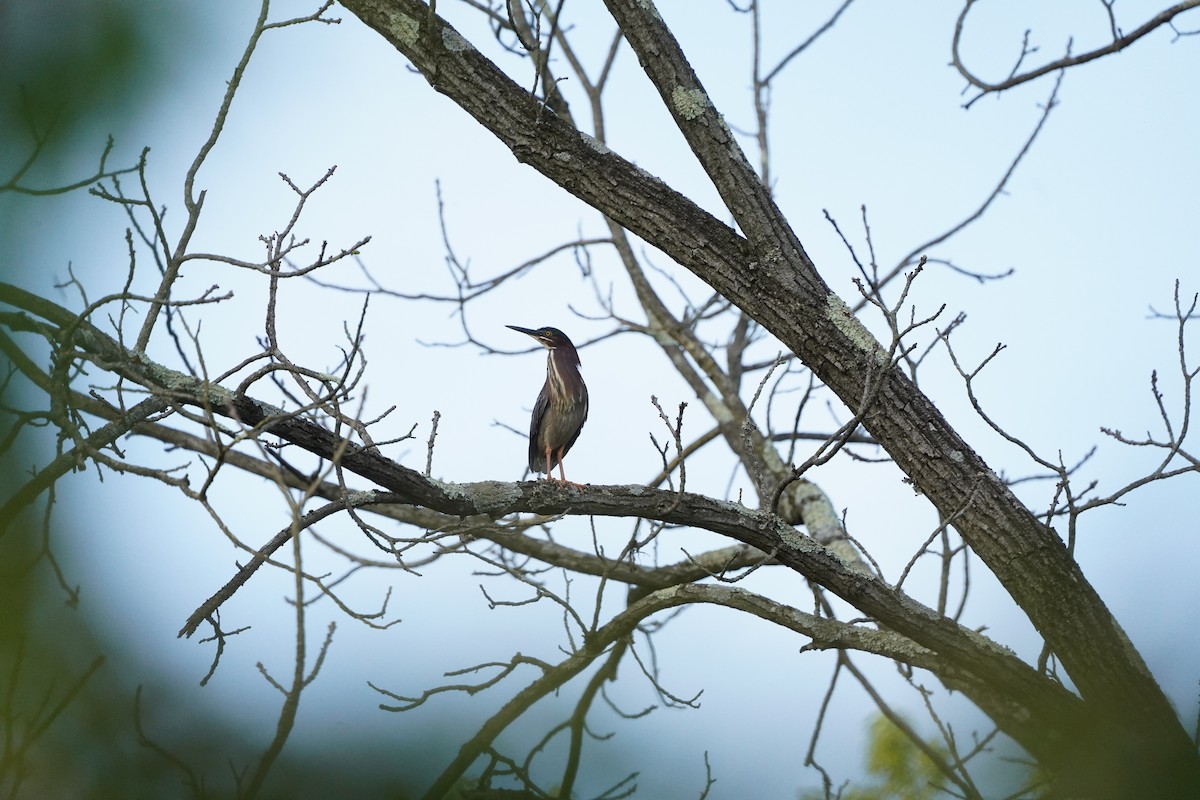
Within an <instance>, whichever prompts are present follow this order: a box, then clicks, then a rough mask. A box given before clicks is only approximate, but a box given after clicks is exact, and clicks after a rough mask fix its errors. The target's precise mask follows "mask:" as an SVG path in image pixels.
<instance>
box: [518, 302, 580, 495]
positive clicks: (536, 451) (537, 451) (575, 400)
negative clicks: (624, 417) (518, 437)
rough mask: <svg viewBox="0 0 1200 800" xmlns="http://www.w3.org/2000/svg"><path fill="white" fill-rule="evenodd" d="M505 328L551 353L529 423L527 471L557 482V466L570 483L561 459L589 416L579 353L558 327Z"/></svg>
mask: <svg viewBox="0 0 1200 800" xmlns="http://www.w3.org/2000/svg"><path fill="white" fill-rule="evenodd" d="M507 327H509V328H511V329H512V330H514V331H518V332H520V333H523V334H525V335H526V336H531V337H533V338H534V339H536V340H537V342H538V344H540V345H541V346H542V347H545V348H546V349H547V350H549V351H550V352H549V353H547V354H546V383H545V384H543V385H542V391H541V392H540V393H539V394H538V396H537V401H535V402H534V404H533V418H532V419H531V420H530V422H529V469H530V470H531V471H533V472H535V473H537V472H544V473H546V480H556V479H555V478H554V475H553V474H552V473H551V470H552V469H553V468H554V465H555V464H557V465H558V474H559V476H560V477H561V482H562V483H572V482H571V481H568V480H567V473H566V470H565V469H564V468H563V463H562V462H563V456H565V455H566V454H567V451H568V450H570V449H571V445H573V444H575V440H576V439H578V438H579V432H580V431H581V430H583V423H584V422H586V421H587V415H588V392H587V386H586V385H585V384H584V382H583V375H581V374H580V372H579V353H578V352H577V351H576V350H575V345H573V344H572V343H571V340H570V339H569V338H567V335H566V334H565V333H563V332H562V331H560V330H559V329H558V328H550V327H546V328H537V329H536V330H531V329H529V328H521V327H518V326H516V325H508V326H507ZM573 485H575V486H578V485H579V484H573Z"/></svg>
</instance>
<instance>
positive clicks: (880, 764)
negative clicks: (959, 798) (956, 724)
mask: <svg viewBox="0 0 1200 800" xmlns="http://www.w3.org/2000/svg"><path fill="white" fill-rule="evenodd" d="M867 741H868V744H867V754H866V761H867V764H866V766H867V778H866V779H865V780H864V782H863V784H861V785H853V786H849V787H847V788H846V789H845V791H842V792H841V793H839V794H836V795H835V796H837V797H840V798H841V800H900V798H903V799H904V800H932V798H935V797H946V796H948V795H946V793H945V792H944V791H943V789H944V787H945V784H946V780H945V776H944V775H942V773H941V771H940V770H939V769H938V768H937V766H936V765H934V763H933V762H932V761H931V760H930V759H929V758H928V757H927V756H926V755H925V753H923V752H922V751H921V750H920V748H918V747H917V745H916V744H914V743H913V741H912V740H911V739H910V738H908V736H906V735H905V734H904V732H903V731H902V730H900V728H898V727H896V725H895V724H893V723H892V721H891V720H889V719H888V718H887V717H885V716H884V715H882V714H879V715H877V716H876V717H875V719H874V720H873V721H872V722H871V729H870V734H869V736H868V740H867ZM926 745H927V746H928V747H929V748H930V750H932V751H933V752H935V753H936V754H937V755H938V757H939V758H943V759H946V760H948V755H949V754H948V753H947V751H946V748H945V746H944V745H943V744H942V743H941V742H939V741H937V740H934V739H930V740H928V741H926ZM825 796H826V795H825V793H824V792H823V791H808V792H805V793H804V794H802V795H801V796H800V797H801V800H824V798H825Z"/></svg>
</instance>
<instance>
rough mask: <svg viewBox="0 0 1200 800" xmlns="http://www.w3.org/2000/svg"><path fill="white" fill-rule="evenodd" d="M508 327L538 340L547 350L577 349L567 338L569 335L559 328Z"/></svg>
mask: <svg viewBox="0 0 1200 800" xmlns="http://www.w3.org/2000/svg"><path fill="white" fill-rule="evenodd" d="M506 327H509V328H512V329H513V330H514V331H520V332H521V333H523V334H525V335H526V336H531V337H533V338H534V339H537V341H538V343H539V344H540V345H541V346H542V347H545V348H546V349H547V350H554V349H555V348H558V347H569V348H571V349H572V350H574V349H575V345H574V344H572V343H571V340H570V339H568V338H567V335H566V334H565V333H563V332H562V331H560V330H559V329H558V328H549V327H546V328H537V329H536V330H530V329H529V328H519V327H517V326H516V325H508V326H506Z"/></svg>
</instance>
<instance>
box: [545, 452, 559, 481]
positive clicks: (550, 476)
mask: <svg viewBox="0 0 1200 800" xmlns="http://www.w3.org/2000/svg"><path fill="white" fill-rule="evenodd" d="M558 465H559V466H560V467H561V466H562V462H561V461H559V462H558ZM546 480H548V481H552V480H554V473H553V472H551V471H550V448H549V447H547V448H546Z"/></svg>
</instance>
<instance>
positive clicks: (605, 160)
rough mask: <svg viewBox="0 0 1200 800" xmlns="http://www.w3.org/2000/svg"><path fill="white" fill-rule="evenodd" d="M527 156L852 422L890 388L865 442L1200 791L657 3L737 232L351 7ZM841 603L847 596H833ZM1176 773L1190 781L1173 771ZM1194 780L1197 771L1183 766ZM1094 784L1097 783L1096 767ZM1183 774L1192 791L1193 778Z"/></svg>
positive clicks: (1112, 710) (1169, 730)
mask: <svg viewBox="0 0 1200 800" xmlns="http://www.w3.org/2000/svg"><path fill="white" fill-rule="evenodd" d="M344 5H345V6H346V7H347V8H348V9H350V10H351V11H352V12H353V13H354V14H356V15H357V16H358V17H359V18H360V19H362V20H363V21H364V22H365V23H366V24H368V25H369V26H371V27H372V28H374V29H375V30H376V31H378V32H379V33H380V34H381V35H382V36H383V37H384V38H385V39H387V40H388V41H389V42H391V43H392V44H393V45H394V46H395V47H396V48H397V49H398V50H400V51H401V52H402V53H403V54H404V55H405V56H406V57H407V58H408V59H409V60H410V61H411V62H412V63H413V65H414V66H415V67H416V68H417V69H418V70H420V71H421V72H422V74H424V76H425V77H426V78H427V79H428V80H429V82H430V83H431V85H433V86H434V88H435V89H437V90H438V91H439V92H442V93H444V94H447V95H449V96H450V97H451V98H452V99H454V101H455V102H456V103H458V104H459V105H460V106H462V107H463V108H464V109H465V110H466V111H468V113H470V114H471V115H472V116H474V117H475V119H476V120H477V121H478V122H479V123H480V124H482V125H483V126H484V127H486V128H487V129H489V130H491V131H492V132H493V133H495V134H496V135H497V137H498V138H500V139H501V141H503V142H504V143H505V144H506V145H507V146H508V147H509V148H510V149H511V150H512V152H513V154H514V155H515V156H516V157H517V159H518V160H520V161H522V162H524V163H528V164H530V165H531V166H533V167H534V168H536V169H538V170H539V171H540V172H542V173H543V174H544V175H546V176H547V177H549V178H550V179H552V180H554V181H555V182H557V183H558V184H559V185H560V186H562V187H563V188H564V189H566V190H567V191H569V192H571V193H572V194H574V195H575V196H577V197H579V198H580V199H581V200H583V201H584V202H586V203H588V204H589V205H591V206H593V207H594V208H596V209H597V210H599V211H601V212H602V213H603V214H605V215H607V216H609V217H611V218H612V219H614V220H616V221H617V222H619V223H620V224H621V225H623V226H625V227H627V228H628V229H629V230H630V231H632V232H634V233H635V234H637V235H639V236H641V237H642V238H644V239H646V240H647V241H650V242H652V243H653V244H654V245H655V246H656V247H659V248H660V249H662V250H663V251H664V252H666V253H668V254H669V255H670V256H671V257H672V258H674V259H675V260H676V261H678V262H679V263H680V264H681V265H683V266H685V267H686V268H688V269H690V270H691V271H693V272H694V273H695V274H696V275H697V276H699V277H700V278H701V279H703V280H705V281H706V282H707V283H708V284H709V285H710V286H712V287H713V288H714V289H716V290H717V291H719V292H720V293H721V294H723V295H724V296H726V297H727V298H729V299H730V300H731V301H732V302H734V303H735V304H736V305H737V306H738V307H739V308H741V309H743V310H744V311H745V312H746V313H748V314H750V315H751V316H752V317H753V318H754V319H755V320H757V321H758V322H759V323H760V324H762V325H763V327H764V328H766V329H767V330H768V331H770V332H771V333H772V334H774V335H775V336H776V337H777V338H778V339H779V340H780V341H781V342H783V343H784V344H785V345H786V346H787V347H788V348H789V349H791V350H792V352H794V353H795V354H796V355H798V356H799V357H800V358H801V359H802V360H803V361H804V363H805V364H806V365H808V366H809V368H811V369H812V370H813V372H814V373H816V375H817V376H818V377H819V378H820V379H821V380H822V381H823V382H824V383H825V384H826V385H827V386H829V387H830V388H831V389H833V390H834V392H836V393H837V394H838V396H839V397H840V398H841V399H842V400H843V402H845V403H847V404H848V405H849V406H850V407H851V409H852V410H854V411H856V412H857V411H859V409H858V407H857V406H858V404H859V400H860V399H861V398H862V397H863V396H864V391H863V390H864V387H865V386H866V385H867V383H868V382H869V381H879V382H880V385H879V389H878V392H877V393H876V402H875V404H873V405H872V407H871V408H868V409H866V413H865V416H864V425H865V427H866V428H867V430H868V431H869V432H870V433H871V434H872V435H873V436H874V437H875V438H876V439H877V440H878V441H879V442H880V443H881V444H882V445H883V446H884V447H885V448H886V450H887V451H888V453H889V455H891V456H892V457H893V458H894V459H895V461H896V463H897V465H898V466H899V467H900V468H901V469H902V470H903V471H904V472H905V474H907V475H908V476H909V477H910V478H911V479H912V481H913V483H914V485H915V486H916V487H918V488H919V489H920V490H921V491H923V492H924V493H925V494H926V496H928V497H929V499H930V500H931V501H932V502H933V503H934V504H935V505H936V506H937V507H938V508H939V510H941V511H942V513H943V514H946V515H949V514H953V513H956V512H958V511H959V510H960V509H965V511H963V512H962V515H961V516H960V517H959V522H958V525H957V527H958V530H959V532H960V533H961V534H962V536H963V538H964V539H965V540H966V541H967V542H968V543H969V544H970V546H971V547H972V549H973V550H974V551H975V552H976V553H977V554H978V555H979V556H980V557H981V558H982V559H983V561H984V562H985V563H986V564H987V565H988V566H989V568H991V569H992V571H993V572H994V573H995V574H996V575H997V577H998V578H999V580H1000V581H1001V583H1002V584H1003V585H1004V586H1005V588H1006V589H1007V590H1008V591H1009V593H1010V594H1011V595H1012V597H1013V598H1014V600H1015V601H1016V602H1017V603H1018V605H1019V606H1020V607H1021V608H1022V609H1023V610H1024V611H1025V613H1026V614H1028V616H1029V618H1030V620H1031V621H1032V622H1033V624H1034V625H1035V626H1036V627H1037V629H1038V630H1039V631H1040V632H1041V633H1042V635H1043V636H1044V637H1045V639H1046V641H1047V643H1048V644H1049V646H1050V647H1051V648H1052V649H1053V650H1054V652H1055V653H1056V654H1057V655H1058V656H1059V658H1060V659H1061V662H1062V664H1063V665H1064V667H1065V668H1066V669H1067V671H1068V672H1069V674H1070V676H1071V679H1072V680H1073V681H1074V683H1075V685H1076V686H1078V687H1079V690H1080V692H1081V693H1082V695H1083V697H1084V698H1085V700H1088V701H1094V702H1089V707H1090V708H1092V710H1093V713H1094V714H1095V715H1096V716H1095V720H1094V721H1095V723H1096V726H1097V727H1096V728H1095V730H1096V731H1098V733H1096V735H1095V736H1094V738H1093V740H1092V742H1091V744H1096V743H1097V742H1099V741H1100V740H1102V739H1104V738H1105V737H1110V739H1111V745H1110V746H1111V747H1112V748H1113V749H1114V751H1116V752H1115V753H1114V754H1113V757H1114V758H1115V757H1116V753H1121V754H1122V756H1121V757H1122V758H1128V757H1129V753H1133V752H1136V753H1137V755H1138V757H1139V758H1144V759H1145V764H1146V769H1148V770H1150V771H1154V770H1156V769H1157V767H1156V766H1152V765H1161V767H1162V770H1163V771H1164V772H1172V774H1170V775H1166V774H1164V780H1167V781H1170V780H1176V781H1184V782H1187V783H1189V784H1192V785H1197V786H1200V759H1197V757H1196V754H1195V752H1194V750H1193V748H1192V745H1191V742H1190V740H1189V738H1188V736H1187V734H1186V732H1185V731H1184V730H1183V727H1182V726H1181V725H1180V723H1179V720H1178V718H1177V716H1176V715H1175V712H1174V710H1173V709H1172V707H1171V705H1170V703H1169V702H1168V701H1167V699H1166V697H1165V696H1164V695H1163V693H1162V691H1161V689H1160V688H1159V687H1158V685H1157V684H1156V683H1155V681H1154V679H1153V678H1152V677H1151V675H1150V673H1149V671H1148V669H1147V668H1146V666H1145V664H1144V662H1143V661H1142V659H1141V657H1140V655H1139V654H1138V653H1137V652H1136V651H1135V650H1134V649H1133V648H1132V647H1131V646H1130V644H1129V642H1128V639H1127V637H1126V636H1125V634H1124V632H1123V631H1122V630H1121V628H1120V626H1119V625H1118V624H1117V623H1116V621H1115V620H1114V619H1113V617H1112V615H1111V614H1110V613H1109V611H1108V609H1107V608H1106V607H1105V605H1104V603H1103V601H1102V600H1101V599H1100V597H1099V596H1098V595H1097V594H1096V592H1095V591H1094V589H1093V588H1092V587H1091V586H1090V584H1089V583H1088V582H1087V580H1086V578H1085V577H1084V576H1083V574H1082V572H1081V571H1080V569H1079V567H1078V565H1077V564H1076V563H1075V562H1074V561H1073V560H1072V559H1071V557H1070V555H1069V554H1068V553H1067V551H1066V548H1065V547H1064V545H1063V543H1062V541H1061V540H1060V539H1059V538H1058V537H1057V536H1056V535H1055V534H1054V532H1053V531H1052V530H1050V529H1049V528H1047V527H1045V526H1043V525H1042V524H1041V523H1040V522H1039V521H1038V520H1037V519H1036V518H1035V517H1034V515H1033V514H1032V513H1031V512H1030V511H1029V510H1028V509H1027V508H1025V507H1024V506H1022V505H1021V504H1020V503H1019V502H1018V501H1017V500H1016V498H1015V497H1014V496H1013V495H1012V493H1011V492H1010V491H1009V490H1008V488H1007V487H1006V486H1005V485H1004V483H1003V481H1002V480H1000V479H999V478H998V477H997V476H996V474H995V473H994V472H993V471H992V470H991V469H990V468H989V467H988V466H987V464H986V463H984V461H983V460H982V459H981V458H980V457H979V456H978V454H976V453H975V452H974V451H973V450H972V449H971V448H970V447H969V446H967V444H966V442H965V441H963V440H962V438H961V437H960V436H959V435H958V434H957V433H956V432H955V431H954V430H953V428H951V427H950V425H949V423H948V422H947V421H946V420H945V418H944V417H943V416H942V414H941V413H940V412H939V411H938V409H937V408H936V407H935V406H934V404H933V403H932V402H931V401H930V400H929V398H927V397H926V396H925V395H924V394H922V393H921V392H920V391H919V390H917V389H916V387H915V386H914V385H913V384H912V382H911V381H910V380H909V379H908V378H906V377H905V376H904V375H903V374H901V372H900V371H899V370H896V369H888V368H886V365H884V364H881V363H880V362H881V358H880V357H881V355H882V351H881V348H880V346H879V344H878V342H877V341H876V340H875V339H874V337H872V336H871V334H870V333H869V332H868V331H867V330H866V329H865V328H864V327H863V326H862V325H861V323H859V322H858V320H857V319H856V318H855V317H854V315H853V314H852V313H851V312H850V311H849V309H848V308H847V307H846V305H845V303H844V301H842V300H841V298H839V297H838V296H837V295H836V294H834V293H832V292H830V291H829V290H828V289H827V287H826V285H825V283H824V281H823V280H822V279H821V277H820V276H819V275H818V274H817V272H816V269H815V267H814V266H813V264H812V263H811V261H810V260H809V259H808V258H807V256H806V255H805V253H804V251H803V248H802V247H800V245H799V242H798V241H797V240H796V238H795V235H794V234H793V233H792V231H791V230H790V228H789V227H788V226H787V223H786V221H785V220H783V218H782V216H781V215H780V214H779V213H778V210H777V209H776V208H775V207H774V204H773V203H772V202H770V198H769V194H768V193H767V192H766V190H765V188H762V187H761V184H759V185H758V186H757V187H756V186H755V181H756V178H754V174H753V170H752V169H749V168H748V165H747V164H746V162H745V158H744V157H743V156H742V155H741V153H740V151H739V150H738V149H737V147H736V143H735V142H734V141H733V138H732V135H731V134H730V133H729V131H728V128H727V127H726V126H725V125H724V123H723V121H722V120H721V117H720V115H719V114H718V113H717V112H716V110H715V109H714V108H713V107H712V104H711V103H710V102H709V100H708V97H707V94H705V93H704V91H703V87H701V86H700V85H699V81H698V80H697V79H696V78H695V76H694V73H692V71H691V69H690V67H689V66H688V65H687V62H686V59H685V58H684V57H683V55H682V52H681V51H680V49H679V47H678V43H677V42H676V41H675V39H674V37H673V36H672V35H671V33H670V31H669V30H668V29H667V27H666V25H665V23H663V21H662V19H661V17H660V16H659V14H658V12H657V11H656V10H655V9H654V8H653V7H652V5H651V4H650V3H649V2H644V1H642V2H632V0H623V1H622V2H617V1H616V0H610V2H609V7H610V10H612V12H613V13H614V16H615V17H616V18H617V21H618V24H620V26H621V28H622V30H623V31H624V33H625V36H626V38H627V39H628V40H629V42H630V44H631V46H632V47H633V49H634V50H635V52H637V54H638V58H639V61H640V62H641V63H642V65H643V67H644V68H645V69H646V70H647V73H648V75H649V76H650V77H651V80H652V81H654V83H655V85H656V87H657V88H658V90H659V93H660V94H661V95H662V96H663V98H664V102H665V103H666V105H667V107H668V108H669V110H670V111H671V113H672V115H673V116H674V117H675V120H676V123H677V124H678V125H679V127H680V129H681V130H682V131H683V132H684V135H685V137H687V139H688V141H689V144H691V146H692V149H693V151H694V152H695V153H696V154H697V157H698V158H699V159H700V161H701V163H702V165H703V166H704V167H705V170H706V171H707V172H708V174H709V175H710V177H711V178H712V179H713V181H714V183H715V184H716V185H717V187H718V190H719V191H720V193H721V195H722V197H723V199H724V200H725V202H726V203H727V204H728V206H729V210H730V211H731V212H732V213H733V215H734V218H735V219H736V220H737V222H738V225H739V227H740V228H741V229H742V230H743V231H745V232H746V233H747V235H748V240H745V239H742V238H741V237H740V236H738V235H737V234H736V233H735V232H734V231H732V230H731V229H730V228H729V227H728V226H726V225H724V224H722V223H721V222H719V221H718V220H717V219H715V218H714V217H713V216H712V215H710V214H708V213H707V212H705V211H703V210H701V209H700V208H698V207H697V206H696V205H695V204H694V203H692V202H691V201H689V200H687V199H686V198H684V197H682V196H681V195H679V194H677V193H676V192H674V191H672V190H671V189H670V188H669V187H667V186H666V185H665V184H663V183H662V182H661V181H659V180H657V179H656V178H654V177H653V176H651V175H649V174H648V173H646V172H645V171H644V170H641V169H638V168H637V167H635V166H633V165H632V164H630V163H629V162H628V161H626V160H625V159H622V158H621V157H619V156H617V155H616V154H614V153H612V152H611V151H609V150H608V148H606V147H604V146H603V145H600V144H598V143H597V142H595V140H593V139H590V137H586V136H584V135H583V134H581V133H579V132H578V131H577V130H575V129H574V128H573V127H572V126H570V125H568V124H567V123H566V122H564V121H563V120H561V119H558V118H557V117H555V116H553V115H552V114H547V113H545V112H544V111H542V107H541V106H540V104H539V103H537V101H536V100H535V99H534V98H532V97H530V96H529V94H528V93H527V92H526V91H525V90H523V89H522V88H521V87H519V86H518V85H517V84H515V83H514V82H513V81H511V80H510V79H509V78H508V77H507V76H506V75H504V74H503V73H502V72H501V71H500V70H499V69H497V68H496V67H495V65H494V64H492V63H491V62H490V61H489V60H488V59H487V58H485V57H484V56H483V55H482V54H481V53H480V52H479V51H478V50H476V49H475V48H474V47H473V46H472V45H470V43H468V42H467V41H466V40H465V39H463V37H462V36H461V35H460V34H459V33H458V32H457V31H455V30H454V29H453V28H452V27H450V26H449V25H448V24H447V23H446V22H445V21H444V20H442V19H441V18H439V17H437V16H436V15H435V14H433V13H431V11H430V9H429V7H428V6H426V5H425V4H423V3H420V2H417V1H416V0H346V1H345V2H344ZM831 588H832V587H831ZM1168 765H1174V766H1170V767H1169V766H1168ZM1180 765H1184V766H1182V767H1181V766H1180ZM1080 769H1083V768H1082V767H1081V768H1080ZM1180 770H1182V771H1183V773H1184V774H1179V771H1180Z"/></svg>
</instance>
